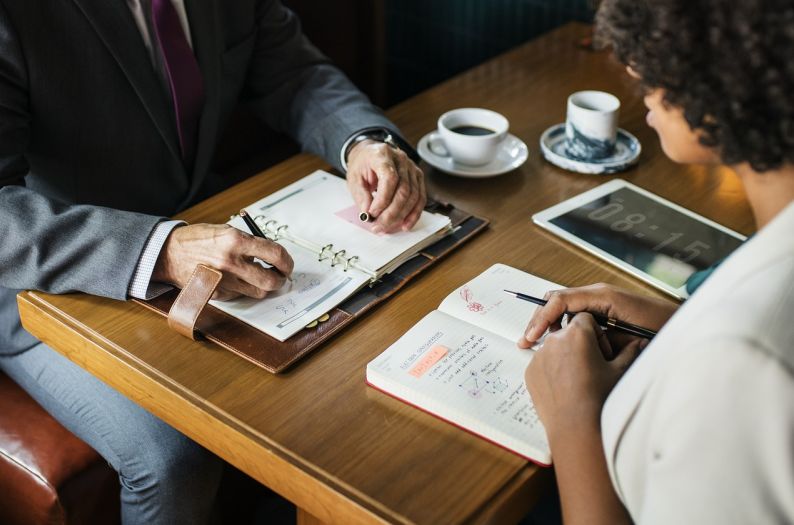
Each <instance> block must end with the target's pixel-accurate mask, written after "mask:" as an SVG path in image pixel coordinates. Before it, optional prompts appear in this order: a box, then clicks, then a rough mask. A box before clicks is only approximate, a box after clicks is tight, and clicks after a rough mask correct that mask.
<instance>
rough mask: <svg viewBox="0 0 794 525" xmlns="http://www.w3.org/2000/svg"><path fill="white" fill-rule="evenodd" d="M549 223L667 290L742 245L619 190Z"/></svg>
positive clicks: (659, 204) (647, 199) (651, 201)
mask: <svg viewBox="0 0 794 525" xmlns="http://www.w3.org/2000/svg"><path fill="white" fill-rule="evenodd" d="M549 222H550V223H551V224H554V225H555V226H557V227H558V228H562V229H563V230H565V231H567V232H569V233H571V234H573V235H575V236H576V237H579V238H580V239H582V240H584V241H586V242H588V243H589V244H591V245H593V246H595V247H597V248H600V249H601V250H603V251H605V252H607V253H609V254H610V255H612V256H613V257H616V258H618V259H621V260H623V261H624V262H626V263H628V264H630V265H632V266H634V267H635V268H637V269H638V270H641V271H643V272H645V273H647V274H649V275H651V276H653V277H655V278H656V279H659V280H660V281H662V282H664V283H666V284H668V285H670V286H671V287H673V288H680V287H681V286H683V285H684V284H685V283H686V280H687V279H688V278H689V276H690V275H692V274H693V273H694V272H696V271H699V270H703V269H705V268H708V267H709V266H711V265H713V264H714V263H716V262H718V261H720V260H721V259H723V258H725V257H726V256H728V255H729V254H730V253H731V252H732V251H733V250H735V249H736V248H738V247H739V245H741V244H742V241H741V240H740V239H738V238H736V237H734V236H733V235H730V234H728V233H725V232H723V231H721V230H718V229H717V228H714V227H712V226H710V225H708V224H705V223H703V222H700V221H699V220H697V219H695V218H694V217H690V216H689V215H687V214H685V213H682V212H680V211H678V210H676V209H673V208H670V207H669V206H666V205H665V204H664V203H662V202H659V201H657V200H655V199H652V198H650V197H647V196H645V195H643V194H641V193H638V192H636V191H633V190H632V189H631V188H625V187H624V188H619V189H617V190H616V191H614V192H612V193H610V194H607V195H605V196H603V197H599V198H597V199H596V200H594V201H592V202H589V203H587V204H584V205H582V206H580V207H578V208H576V209H574V210H571V211H569V212H567V213H565V214H563V215H560V216H558V217H555V218H553V219H550V220H549Z"/></svg>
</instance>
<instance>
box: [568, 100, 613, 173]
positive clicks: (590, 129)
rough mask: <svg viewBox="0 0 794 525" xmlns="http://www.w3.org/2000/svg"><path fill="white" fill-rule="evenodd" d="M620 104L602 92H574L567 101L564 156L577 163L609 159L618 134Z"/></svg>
mask: <svg viewBox="0 0 794 525" xmlns="http://www.w3.org/2000/svg"><path fill="white" fill-rule="evenodd" d="M619 113H620V100H618V97H616V96H615V95H612V94H610V93H606V92H604V91H577V92H576V93H574V94H572V95H571V96H569V97H568V113H567V116H566V119H565V137H566V142H567V144H566V152H567V153H568V155H569V156H570V157H572V158H574V159H576V160H580V161H584V162H587V161H593V160H599V159H603V158H606V157H609V156H610V155H612V153H613V152H614V151H615V142H616V140H617V133H618V115H619Z"/></svg>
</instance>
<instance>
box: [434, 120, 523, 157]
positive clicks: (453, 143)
mask: <svg viewBox="0 0 794 525" xmlns="http://www.w3.org/2000/svg"><path fill="white" fill-rule="evenodd" d="M509 128H510V123H509V122H508V120H507V119H506V118H505V117H504V116H502V115H500V114H499V113H497V112H495V111H491V110H490V109H481V108H460V109H453V110H452V111H447V112H446V113H444V114H443V115H441V116H440V117H439V118H438V130H437V131H436V132H434V133H432V134H431V135H430V138H429V140H428V147H429V149H430V151H431V152H433V153H434V154H435V155H438V156H440V157H452V159H454V161H455V162H457V163H460V164H466V165H468V166H482V165H484V164H488V163H489V162H491V161H492V160H493V159H494V157H496V154H497V153H498V152H499V146H500V145H501V144H502V141H503V140H504V139H505V137H507V130H508V129H509Z"/></svg>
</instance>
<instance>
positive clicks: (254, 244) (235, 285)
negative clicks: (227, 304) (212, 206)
mask: <svg viewBox="0 0 794 525" xmlns="http://www.w3.org/2000/svg"><path fill="white" fill-rule="evenodd" d="M257 259H258V260H259V261H264V262H266V263H268V264H270V265H272V266H273V268H272V269H268V268H265V267H264V266H262V265H261V264H260V263H259V262H258V260H257ZM197 264H206V265H208V266H211V267H213V268H216V269H218V270H220V271H221V272H223V279H222V280H221V283H220V285H219V288H218V291H217V293H216V298H218V299H231V298H233V297H237V296H240V295H245V296H248V297H254V298H258V299H260V298H263V297H265V296H266V295H267V293H268V292H271V291H273V290H278V289H279V288H281V287H282V286H283V285H284V281H285V279H286V277H287V276H289V275H290V274H291V273H292V268H293V261H292V257H290V255H289V254H288V253H287V251H286V250H285V249H284V248H283V247H282V246H281V245H279V244H278V243H275V242H272V241H270V240H267V239H261V238H259V237H254V236H252V235H249V234H246V233H244V232H241V231H239V230H237V229H235V228H232V227H231V226H228V225H215V224H195V225H190V226H183V227H178V228H176V229H174V230H173V231H172V232H171V234H170V235H169V236H168V238H167V239H166V241H165V244H164V245H163V248H162V249H161V251H160V255H159V257H158V259H157V262H156V264H155V268H154V272H153V273H152V280H153V281H158V282H166V283H170V284H174V285H176V286H179V287H184V285H185V284H186V283H187V281H188V279H189V278H190V275H191V274H192V272H193V270H194V268H195V267H196V265H197Z"/></svg>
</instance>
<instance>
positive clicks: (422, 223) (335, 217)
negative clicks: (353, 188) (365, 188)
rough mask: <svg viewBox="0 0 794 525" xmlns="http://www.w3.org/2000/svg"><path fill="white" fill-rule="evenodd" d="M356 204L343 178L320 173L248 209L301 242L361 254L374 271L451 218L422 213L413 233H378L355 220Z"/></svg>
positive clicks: (445, 225) (351, 253)
mask: <svg viewBox="0 0 794 525" xmlns="http://www.w3.org/2000/svg"><path fill="white" fill-rule="evenodd" d="M354 205H355V203H354V202H353V198H352V197H351V196H350V193H349V191H348V189H347V184H346V183H345V181H344V179H341V178H339V177H335V176H333V175H331V174H330V173H326V172H324V171H315V172H314V173H312V174H311V175H308V176H306V177H304V178H302V179H300V180H299V181H296V182H294V183H293V184H290V185H289V186H287V187H285V188H283V189H281V190H280V191H277V192H276V193H273V194H272V195H270V196H268V197H265V198H264V199H261V200H259V201H257V202H255V203H254V204H252V205H250V206H248V207H247V208H246V209H247V210H248V211H249V213H251V214H252V215H254V216H257V215H264V216H266V217H268V218H269V219H274V220H276V221H278V222H279V223H280V224H286V225H288V226H289V231H290V232H292V234H294V235H296V236H298V237H300V238H302V239H306V240H309V241H312V242H315V243H317V244H320V245H326V244H333V245H334V248H333V249H334V250H345V252H346V256H348V257H349V256H353V255H357V256H358V257H359V261H360V262H361V264H362V265H363V266H365V267H367V268H369V269H370V270H373V271H377V270H378V269H380V268H381V267H383V266H386V265H387V264H388V263H389V262H391V261H392V260H393V259H395V258H397V257H399V256H400V255H401V254H403V253H404V252H406V251H408V250H410V249H411V248H413V247H414V246H416V245H418V244H420V243H421V242H422V241H423V240H425V239H427V238H428V237H430V236H432V235H434V234H435V233H437V232H438V231H439V230H443V229H444V228H446V227H447V226H448V225H449V223H450V221H449V218H448V217H446V216H443V215H440V214H435V213H428V212H422V216H421V217H420V219H419V222H418V223H417V224H416V226H414V228H413V230H411V231H410V232H398V233H393V234H389V235H376V234H374V233H372V232H371V231H369V229H368V228H367V225H366V223H360V224H358V223H356V221H353V220H351V219H350V213H351V210H350V208H351V207H353V206H354ZM354 211H355V210H354ZM355 215H356V216H357V215H358V214H357V213H356V214H355Z"/></svg>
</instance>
